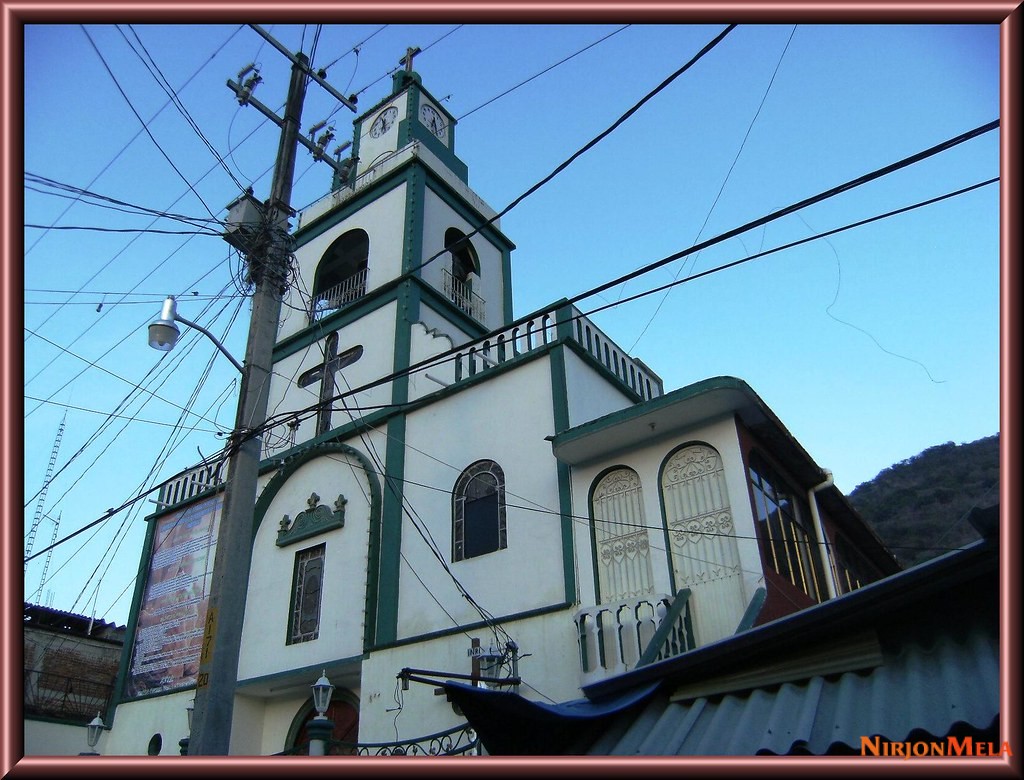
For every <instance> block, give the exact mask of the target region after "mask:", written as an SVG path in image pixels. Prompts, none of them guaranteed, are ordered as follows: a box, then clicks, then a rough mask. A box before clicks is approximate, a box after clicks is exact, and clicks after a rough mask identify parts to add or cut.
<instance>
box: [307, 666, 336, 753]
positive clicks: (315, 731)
mask: <svg viewBox="0 0 1024 780" xmlns="http://www.w3.org/2000/svg"><path fill="white" fill-rule="evenodd" d="M312 688H313V707H314V709H316V717H314V718H313V720H311V721H310V722H309V725H307V726H306V733H307V734H309V755H311V756H322V755H325V754H326V753H327V740H328V739H330V738H331V734H332V733H333V732H334V723H332V722H331V721H330V719H329V718H328V717H327V716H326V715H324V713H325V712H327V708H328V707H330V706H331V696H332V695H333V694H334V686H333V685H331V681H330V680H328V679H327V670H326V669H325V670H324V672H323V674H321V675H320V679H319V680H317V681H316V682H315V683H313V686H312Z"/></svg>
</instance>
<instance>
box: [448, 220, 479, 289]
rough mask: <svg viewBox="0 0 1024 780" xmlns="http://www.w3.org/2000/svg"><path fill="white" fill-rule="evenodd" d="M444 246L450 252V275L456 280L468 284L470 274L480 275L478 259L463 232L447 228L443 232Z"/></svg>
mask: <svg viewBox="0 0 1024 780" xmlns="http://www.w3.org/2000/svg"><path fill="white" fill-rule="evenodd" d="M444 248H445V249H447V250H448V251H449V252H451V253H452V276H454V277H455V279H456V281H459V282H462V283H463V284H469V282H470V279H469V275H470V274H476V275H477V276H479V275H480V260H479V259H477V256H476V250H474V249H473V244H472V243H471V242H470V240H469V239H468V238H467V237H466V234H465V233H463V232H462V231H461V230H457V229H456V228H448V230H446V231H445V234H444Z"/></svg>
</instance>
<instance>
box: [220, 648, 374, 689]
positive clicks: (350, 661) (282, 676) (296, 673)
mask: <svg viewBox="0 0 1024 780" xmlns="http://www.w3.org/2000/svg"><path fill="white" fill-rule="evenodd" d="M369 657H370V656H369V655H368V654H366V653H361V654H359V655H350V656H348V657H346V658H336V659H335V660H333V661H319V662H317V663H315V664H309V665H308V666H300V667H296V668H294V669H288V670H287V671H284V672H274V673H272V674H261V675H260V676H259V677H247V678H246V679H244V680H239V681H238V685H237V686H236V687H238V688H255V687H259V686H263V685H267V684H268V683H273V682H277V681H278V680H283V681H290V680H293V679H294V678H296V677H309V678H310V679H312V680H315V679H316V678H318V677H319V676H320V673H321V672H322V671H323V670H324V669H338V668H341V667H348V666H355V665H357V664H361V663H362V662H363V661H365V660H366V659H367V658H369ZM311 684H312V683H311Z"/></svg>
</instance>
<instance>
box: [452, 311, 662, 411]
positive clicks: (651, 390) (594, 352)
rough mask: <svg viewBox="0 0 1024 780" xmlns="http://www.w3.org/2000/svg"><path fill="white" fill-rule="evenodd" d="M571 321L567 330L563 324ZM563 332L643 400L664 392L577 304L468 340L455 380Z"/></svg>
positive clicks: (457, 362)
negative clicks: (487, 335)
mask: <svg viewBox="0 0 1024 780" xmlns="http://www.w3.org/2000/svg"><path fill="white" fill-rule="evenodd" d="M560 325H567V326H568V327H566V328H565V331H562V330H561V329H560V328H559V326H560ZM562 332H567V334H568V338H569V339H571V340H573V341H575V342H576V343H577V344H579V345H580V347H582V348H583V350H584V351H586V352H587V353H588V354H589V355H590V357H591V358H593V360H594V361H596V362H597V364H598V365H600V366H601V367H602V368H603V370H604V371H605V372H606V373H607V374H608V375H609V376H611V377H613V378H614V379H615V380H616V381H618V382H619V383H621V384H622V385H623V386H624V387H627V388H629V389H630V390H632V391H633V392H634V393H636V395H637V396H638V397H639V398H640V399H642V400H645V401H647V400H650V399H651V398H656V397H658V396H660V395H661V394H662V383H661V379H660V378H659V377H658V375H657V374H655V373H654V372H653V371H651V370H650V369H649V368H647V366H645V365H644V364H643V363H642V362H641V361H639V360H636V359H635V358H631V357H628V356H627V355H626V354H625V352H624V351H623V350H622V349H621V348H620V347H619V346H618V345H616V344H615V343H614V342H613V341H612V340H611V339H609V338H608V337H607V336H606V335H605V334H604V333H602V332H601V330H600V329H598V327H597V326H596V325H594V323H593V322H591V321H590V320H588V319H587V318H586V317H584V316H583V314H582V313H580V311H579V310H578V309H577V308H576V307H575V306H565V305H558V304H556V305H555V306H554V307H552V308H551V309H549V310H548V311H545V312H542V313H540V314H538V315H537V316H536V317H533V318H532V319H530V320H527V321H526V322H521V323H519V324H517V325H515V326H514V327H511V328H508V329H507V330H505V331H504V332H502V333H499V334H498V335H496V336H492V337H489V338H487V339H485V340H483V341H477V342H473V343H472V344H467V345H466V346H465V347H464V348H463V349H462V351H461V352H459V354H458V355H456V357H455V381H456V382H458V381H461V380H463V379H466V378H468V377H471V376H473V375H475V374H477V373H480V372H481V371H486V370H487V369H488V368H494V367H497V366H499V365H501V364H502V363H505V362H507V361H510V360H514V359H516V358H518V357H519V356H520V355H525V354H527V353H529V352H533V351H534V350H536V349H541V348H543V347H545V346H546V345H548V344H551V343H553V342H555V341H556V340H558V339H559V337H560V334H561V333H562Z"/></svg>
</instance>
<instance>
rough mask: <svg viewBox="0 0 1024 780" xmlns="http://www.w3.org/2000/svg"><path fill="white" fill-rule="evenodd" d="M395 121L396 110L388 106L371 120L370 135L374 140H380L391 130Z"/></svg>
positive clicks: (396, 117)
mask: <svg viewBox="0 0 1024 780" xmlns="http://www.w3.org/2000/svg"><path fill="white" fill-rule="evenodd" d="M396 119H398V109H397V108H395V107H394V106H388V107H387V108H385V109H384V110H383V111H381V112H380V113H379V114H378V115H377V118H376V119H374V120H373V124H372V125H370V135H371V136H373V137H374V138H380V137H381V136H382V135H384V134H385V133H386V132H387V131H388V130H390V129H391V126H392V125H393V124H394V123H395V120H396Z"/></svg>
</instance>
